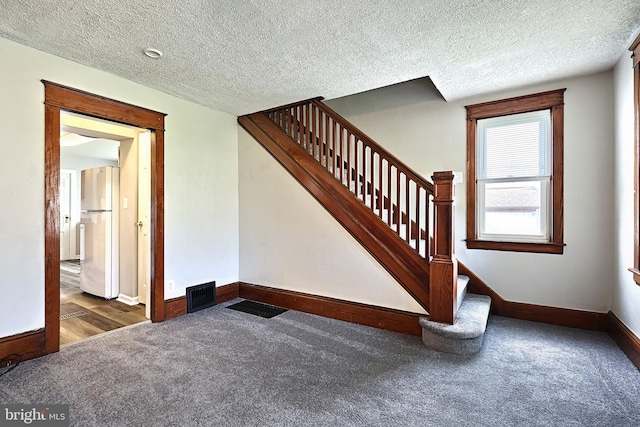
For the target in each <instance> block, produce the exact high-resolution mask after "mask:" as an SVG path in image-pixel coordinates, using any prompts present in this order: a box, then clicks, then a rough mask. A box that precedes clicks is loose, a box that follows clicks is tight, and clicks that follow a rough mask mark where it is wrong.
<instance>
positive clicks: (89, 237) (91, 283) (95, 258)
mask: <svg viewBox="0 0 640 427" xmlns="http://www.w3.org/2000/svg"><path fill="white" fill-rule="evenodd" d="M119 185H120V174H119V169H118V168H117V167H111V166H102V167H99V168H93V169H86V170H83V171H82V175H81V181H80V187H81V196H80V207H81V210H82V215H81V220H80V289H82V290H83V291H84V292H87V293H89V294H92V295H96V296H99V297H102V298H105V299H112V298H116V297H117V296H118V293H119V292H120V283H119V271H118V266H119V255H118V247H119V244H118V234H119V227H118V200H119Z"/></svg>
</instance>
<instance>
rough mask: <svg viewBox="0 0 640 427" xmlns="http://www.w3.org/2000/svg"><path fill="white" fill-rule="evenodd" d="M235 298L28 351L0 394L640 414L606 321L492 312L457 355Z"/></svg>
mask: <svg viewBox="0 0 640 427" xmlns="http://www.w3.org/2000/svg"><path fill="white" fill-rule="evenodd" d="M237 301H238V300H234V301H231V302H229V303H225V304H221V305H218V306H216V307H213V308H210V309H207V310H203V311H201V312H197V313H192V314H188V315H186V316H183V317H180V318H177V319H174V320H170V321H167V322H163V323H160V324H143V325H140V326H136V327H133V328H129V329H124V330H118V331H115V332H112V333H109V334H106V335H103V336H101V337H98V338H95V339H92V340H88V341H84V342H81V343H78V344H74V345H71V346H68V347H65V348H63V349H62V350H61V351H60V352H59V353H57V354H53V355H49V356H46V357H43V358H40V359H36V360H31V361H27V362H24V363H22V364H20V365H19V366H18V367H17V368H15V369H14V370H12V371H9V372H8V373H7V374H6V375H4V376H3V377H0V403H25V404H28V403H30V404H34V403H47V404H53V403H66V404H70V405H71V408H70V414H71V421H72V423H71V425H78V426H94V425H95V426H332V427H337V426H555V425H557V426H638V425H640V372H639V371H638V370H637V369H636V368H635V367H634V366H633V365H632V363H631V362H630V361H629V360H628V359H627V358H626V356H625V355H624V354H623V353H622V352H621V351H620V350H619V349H618V348H617V346H616V345H615V343H614V342H613V341H612V340H611V338H610V337H609V336H608V335H606V334H604V333H597V332H586V331H581V330H577V329H569V328H563V327H556V326H550V325H544V324H538V323H532V322H525V321H519V320H513V319H507V318H501V317H495V316H493V317H491V318H490V320H489V324H488V327H487V333H486V335H485V339H484V344H483V347H482V350H481V351H480V353H479V354H478V355H476V356H456V355H447V354H442V353H437V352H435V351H432V350H428V349H426V348H425V347H424V346H423V345H422V343H421V341H420V338H419V337H413V336H407V335H402V334H397V333H393V332H388V331H382V330H378V329H374V328H368V327H365V326H359V325H354V324H350V323H345V322H341V321H337V320H332V319H325V318H322V317H318V316H313V315H308V314H304V313H300V312H296V311H288V312H286V313H283V314H281V315H279V316H276V317H274V318H271V319H264V318H261V317H258V316H253V315H250V314H246V313H242V312H238V311H234V310H230V309H226V308H224V306H225V305H228V304H230V303H234V302H237Z"/></svg>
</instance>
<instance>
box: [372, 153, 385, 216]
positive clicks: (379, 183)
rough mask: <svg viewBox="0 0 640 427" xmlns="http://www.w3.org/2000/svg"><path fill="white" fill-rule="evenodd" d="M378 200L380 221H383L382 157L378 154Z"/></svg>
mask: <svg viewBox="0 0 640 427" xmlns="http://www.w3.org/2000/svg"><path fill="white" fill-rule="evenodd" d="M374 193H375V192H374ZM377 193H378V198H377V199H376V202H377V203H376V204H377V205H378V215H379V216H380V219H382V209H383V203H382V198H383V192H382V156H381V154H380V153H378V191H377Z"/></svg>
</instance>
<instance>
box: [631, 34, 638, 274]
mask: <svg viewBox="0 0 640 427" xmlns="http://www.w3.org/2000/svg"><path fill="white" fill-rule="evenodd" d="M629 50H630V51H631V52H632V54H631V58H632V59H633V106H634V110H633V111H634V142H633V144H634V155H633V176H634V184H633V188H634V190H635V191H634V196H633V197H634V200H633V268H630V269H629V271H631V273H632V274H633V280H634V281H635V282H636V283H637V284H638V285H640V34H639V35H638V37H636V39H635V40H634V42H633V43H632V44H631V47H629Z"/></svg>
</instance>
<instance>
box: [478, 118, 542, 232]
mask: <svg viewBox="0 0 640 427" xmlns="http://www.w3.org/2000/svg"><path fill="white" fill-rule="evenodd" d="M524 123H538V124H539V126H540V127H544V128H546V129H543V132H544V133H541V134H540V139H541V141H539V151H540V153H539V158H540V165H539V172H540V173H539V174H538V175H535V176H524V177H513V176H504V177H497V178H487V177H485V176H486V168H487V166H486V159H487V151H486V150H487V145H486V131H487V129H491V128H498V127H503V126H510V125H515V124H524ZM476 132H477V134H476V141H477V147H478V150H477V151H478V152H477V155H476V174H477V177H478V178H477V181H476V184H477V187H476V191H477V195H478V197H477V203H476V208H477V212H476V215H477V218H478V239H479V240H491V241H514V242H534V243H544V242H549V241H550V233H549V230H550V229H551V227H550V225H551V221H552V215H551V212H552V201H551V194H550V190H551V186H550V182H551V164H552V159H551V150H552V144H551V110H549V109H546V110H537V111H531V112H527V113H518V114H513V115H508V116H499V117H490V118H486V119H481V120H478V121H477V126H476ZM545 157H546V158H545ZM532 181H535V182H539V183H540V200H539V204H540V215H539V217H540V229H541V230H542V233H541V234H539V235H532V234H525V233H522V234H506V233H500V234H497V233H489V232H487V231H486V230H485V226H486V221H485V213H486V208H485V204H484V203H485V200H486V198H485V188H486V185H487V184H492V183H510V182H511V183H518V182H532Z"/></svg>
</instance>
